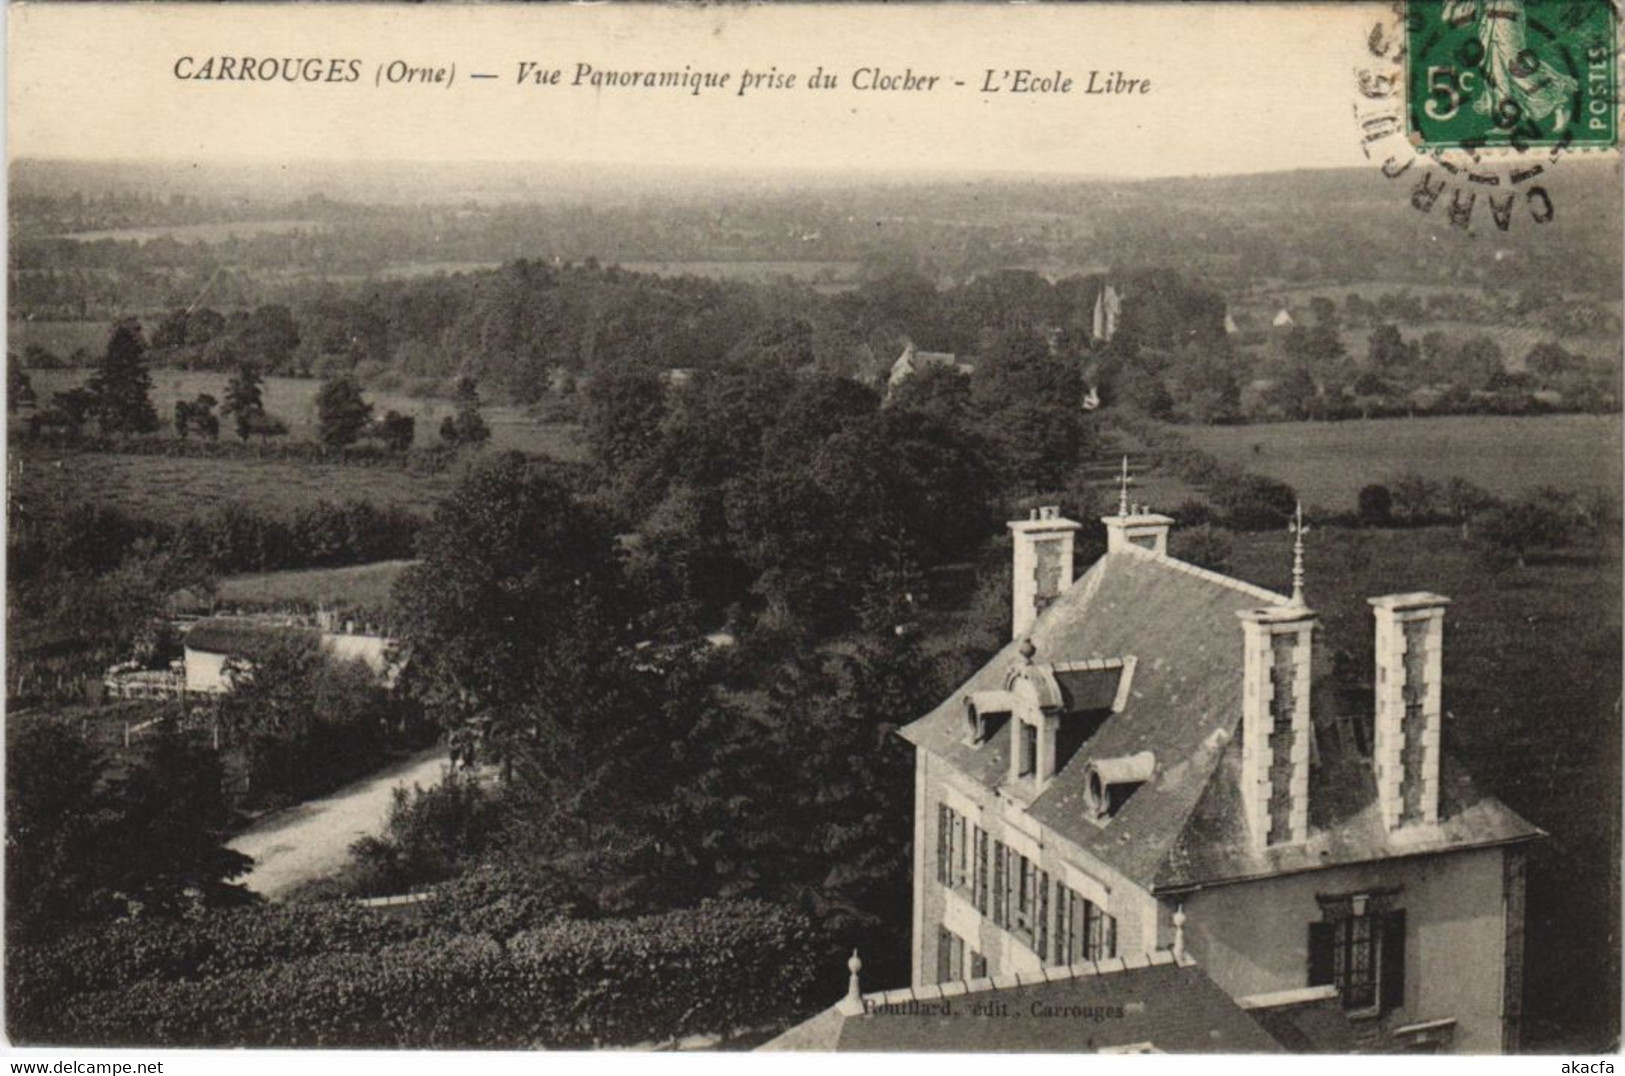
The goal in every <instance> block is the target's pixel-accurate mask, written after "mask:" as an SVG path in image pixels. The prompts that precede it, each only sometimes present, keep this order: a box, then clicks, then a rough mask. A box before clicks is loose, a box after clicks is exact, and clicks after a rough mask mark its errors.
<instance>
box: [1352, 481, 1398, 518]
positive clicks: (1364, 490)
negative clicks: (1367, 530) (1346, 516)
mask: <svg viewBox="0 0 1625 1076" xmlns="http://www.w3.org/2000/svg"><path fill="white" fill-rule="evenodd" d="M1358 504H1359V507H1358V509H1357V511H1358V514H1359V517H1360V522H1361V523H1364V524H1365V525H1366V526H1368V527H1386V526H1387V525H1388V524H1389V523H1391V522H1393V518H1394V495H1393V491H1391V490H1390V489H1389V488H1388V487H1387V486H1383V485H1378V484H1376V483H1373V484H1371V485H1369V486H1363V487H1361V489H1360V496H1359V502H1358Z"/></svg>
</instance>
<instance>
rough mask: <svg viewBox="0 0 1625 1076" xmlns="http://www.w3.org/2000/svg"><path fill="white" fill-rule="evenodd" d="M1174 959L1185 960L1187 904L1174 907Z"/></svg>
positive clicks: (1182, 961) (1181, 961)
mask: <svg viewBox="0 0 1625 1076" xmlns="http://www.w3.org/2000/svg"><path fill="white" fill-rule="evenodd" d="M1174 959H1175V960H1177V961H1179V962H1180V963H1184V961H1185V905H1183V904H1180V905H1179V906H1178V907H1177V908H1175V909H1174Z"/></svg>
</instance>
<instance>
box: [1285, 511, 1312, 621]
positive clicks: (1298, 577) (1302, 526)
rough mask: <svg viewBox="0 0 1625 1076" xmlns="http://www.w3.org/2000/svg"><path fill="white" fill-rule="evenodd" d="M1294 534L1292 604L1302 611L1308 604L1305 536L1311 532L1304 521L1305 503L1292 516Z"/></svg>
mask: <svg viewBox="0 0 1625 1076" xmlns="http://www.w3.org/2000/svg"><path fill="white" fill-rule="evenodd" d="M1287 529H1288V530H1290V531H1291V532H1292V535H1293V538H1292V604H1293V605H1294V606H1295V607H1297V608H1299V609H1302V608H1303V607H1304V605H1305V604H1306V603H1305V601H1304V596H1303V536H1304V535H1306V534H1308V533H1309V531H1310V530H1311V528H1310V526H1309V524H1307V523H1305V522H1304V521H1303V502H1302V501H1299V502H1298V510H1297V512H1295V513H1294V514H1293V516H1292V522H1290V523H1288V524H1287Z"/></svg>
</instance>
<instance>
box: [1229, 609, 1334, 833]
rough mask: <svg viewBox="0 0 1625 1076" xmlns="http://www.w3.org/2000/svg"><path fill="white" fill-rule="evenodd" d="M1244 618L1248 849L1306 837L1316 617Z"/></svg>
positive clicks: (1266, 612)
mask: <svg viewBox="0 0 1625 1076" xmlns="http://www.w3.org/2000/svg"><path fill="white" fill-rule="evenodd" d="M1236 615H1237V616H1239V617H1240V618H1241V634H1242V694H1241V714H1242V716H1241V800H1242V809H1243V811H1244V812H1245V814H1246V817H1247V828H1248V830H1249V832H1251V834H1252V838H1253V847H1254V849H1256V850H1259V851H1262V850H1263V849H1265V848H1269V847H1273V846H1275V845H1280V844H1291V843H1295V842H1298V841H1302V840H1305V839H1306V838H1307V837H1308V836H1309V738H1310V735H1311V733H1310V726H1309V683H1310V660H1311V656H1312V654H1313V650H1312V642H1313V638H1314V631H1315V624H1316V621H1317V619H1318V617H1317V615H1316V614H1315V612H1314V611H1313V610H1311V609H1309V608H1307V607H1306V606H1304V605H1302V604H1299V603H1296V602H1295V603H1293V604H1291V605H1284V606H1273V607H1270V608H1265V609H1247V610H1244V611H1242V612H1240V613H1237V614H1236Z"/></svg>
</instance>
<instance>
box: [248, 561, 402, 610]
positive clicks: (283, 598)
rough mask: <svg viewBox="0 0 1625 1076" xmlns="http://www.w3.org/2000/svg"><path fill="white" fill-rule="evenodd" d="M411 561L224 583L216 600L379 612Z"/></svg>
mask: <svg viewBox="0 0 1625 1076" xmlns="http://www.w3.org/2000/svg"><path fill="white" fill-rule="evenodd" d="M412 563H413V562H412V561H409V560H383V561H378V562H376V563H374V564H357V565H352V566H350V567H345V568H311V569H306V570H302V571H291V572H259V573H255V574H251V575H233V576H227V577H226V578H225V579H222V580H220V582H219V586H218V590H217V591H216V597H217V599H218V600H219V603H220V604H221V605H223V606H226V607H231V608H247V609H254V608H274V609H288V608H295V609H305V608H317V607H321V608H327V609H337V610H340V611H347V610H356V611H367V612H370V611H373V610H380V609H384V608H386V607H387V606H388V605H389V593H390V588H391V587H393V586H394V585H395V580H396V579H398V578H399V577H400V574H401V572H402V571H403V570H404V569H405V568H406V567H407V566H408V565H410V564H412Z"/></svg>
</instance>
